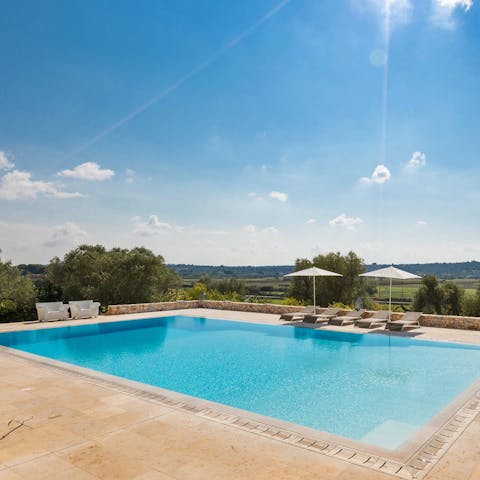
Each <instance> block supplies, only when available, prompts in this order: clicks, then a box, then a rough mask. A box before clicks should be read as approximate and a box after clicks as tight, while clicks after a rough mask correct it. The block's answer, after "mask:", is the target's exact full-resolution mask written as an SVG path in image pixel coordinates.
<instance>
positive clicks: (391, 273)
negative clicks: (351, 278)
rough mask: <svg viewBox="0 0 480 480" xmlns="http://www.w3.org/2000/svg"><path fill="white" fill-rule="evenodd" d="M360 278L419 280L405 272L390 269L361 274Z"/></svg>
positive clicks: (393, 268)
mask: <svg viewBox="0 0 480 480" xmlns="http://www.w3.org/2000/svg"><path fill="white" fill-rule="evenodd" d="M360 277H378V278H391V279H398V280H409V279H411V278H421V277H419V276H418V275H414V274H413V273H410V272H406V271H405V270H400V269H399V268H396V267H394V266H393V265H392V266H391V267H387V268H380V269H378V270H373V271H372V272H367V273H361V274H360Z"/></svg>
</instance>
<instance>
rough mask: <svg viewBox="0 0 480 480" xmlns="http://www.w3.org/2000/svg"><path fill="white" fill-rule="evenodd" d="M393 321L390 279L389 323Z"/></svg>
mask: <svg viewBox="0 0 480 480" xmlns="http://www.w3.org/2000/svg"><path fill="white" fill-rule="evenodd" d="M391 321H392V279H390V300H389V303H388V323H390V322H391Z"/></svg>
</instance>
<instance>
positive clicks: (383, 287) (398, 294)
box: [182, 277, 480, 303]
mask: <svg viewBox="0 0 480 480" xmlns="http://www.w3.org/2000/svg"><path fill="white" fill-rule="evenodd" d="M241 280H242V281H243V282H244V283H245V285H246V286H247V294H248V295H255V296H258V297H265V298H266V299H270V300H271V301H272V302H275V300H280V299H282V298H284V297H286V296H287V290H288V287H289V285H290V280H287V279H283V278H275V277H266V278H242V279H241ZM198 281H199V279H198V278H189V279H184V280H183V282H182V283H183V285H182V286H183V287H184V288H189V287H191V286H192V285H194V284H195V283H196V282H198ZM452 281H453V282H455V283H457V284H458V285H460V286H461V287H463V288H464V289H465V295H472V296H473V295H475V292H476V290H477V288H478V285H479V283H480V280H478V279H471V278H460V279H456V280H452ZM369 285H372V286H375V287H376V292H375V294H374V295H373V297H372V298H373V300H375V301H378V302H387V301H388V297H389V282H388V280H369ZM420 285H421V283H420V282H411V281H408V282H400V283H399V282H394V284H393V285H392V298H393V299H394V300H396V301H399V302H402V303H410V302H411V301H412V300H413V297H414V296H415V293H416V292H417V290H418V288H419V287H420Z"/></svg>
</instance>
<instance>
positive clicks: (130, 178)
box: [125, 168, 137, 183]
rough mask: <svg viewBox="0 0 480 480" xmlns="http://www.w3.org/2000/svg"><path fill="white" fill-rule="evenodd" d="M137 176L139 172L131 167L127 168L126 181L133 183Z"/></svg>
mask: <svg viewBox="0 0 480 480" xmlns="http://www.w3.org/2000/svg"><path fill="white" fill-rule="evenodd" d="M136 178H137V172H136V171H135V170H132V169H131V168H127V169H126V170H125V182H126V183H133V182H134V181H135V179H136Z"/></svg>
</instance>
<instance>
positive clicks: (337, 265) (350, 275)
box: [289, 252, 365, 306]
mask: <svg viewBox="0 0 480 480" xmlns="http://www.w3.org/2000/svg"><path fill="white" fill-rule="evenodd" d="M310 267H318V268H323V269H325V270H330V271H332V272H336V273H340V274H341V275H342V276H341V277H317V279H316V303H317V305H324V306H326V305H329V304H331V303H334V302H340V303H343V304H347V305H351V304H353V302H354V301H355V298H357V297H358V296H363V294H364V293H365V282H364V281H363V280H362V279H361V278H360V277H358V275H359V274H360V273H363V272H364V271H365V265H364V263H363V260H362V259H361V258H360V257H359V256H358V255H357V254H356V253H354V252H349V253H347V254H346V255H342V254H341V253H339V252H331V253H328V254H326V255H317V256H316V257H314V258H313V259H312V260H308V259H306V258H298V259H297V260H296V261H295V271H298V270H303V269H305V268H310ZM312 281H313V280H312V278H311V277H293V281H292V285H291V287H290V289H289V296H291V297H293V298H296V299H297V300H300V301H304V302H310V301H311V299H312V294H313V284H312Z"/></svg>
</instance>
